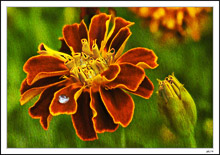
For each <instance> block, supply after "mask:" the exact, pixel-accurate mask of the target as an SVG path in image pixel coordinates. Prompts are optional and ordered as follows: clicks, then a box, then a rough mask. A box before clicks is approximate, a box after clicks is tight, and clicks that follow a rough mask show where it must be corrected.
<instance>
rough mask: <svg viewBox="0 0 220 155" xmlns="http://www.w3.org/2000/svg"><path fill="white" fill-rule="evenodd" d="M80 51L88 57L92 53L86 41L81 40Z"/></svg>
mask: <svg viewBox="0 0 220 155" xmlns="http://www.w3.org/2000/svg"><path fill="white" fill-rule="evenodd" d="M81 42H82V51H83V52H84V53H86V54H88V55H91V54H92V52H91V51H90V47H89V43H88V42H87V40H86V39H82V40H81Z"/></svg>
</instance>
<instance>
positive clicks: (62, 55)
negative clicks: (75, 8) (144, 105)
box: [20, 13, 158, 140]
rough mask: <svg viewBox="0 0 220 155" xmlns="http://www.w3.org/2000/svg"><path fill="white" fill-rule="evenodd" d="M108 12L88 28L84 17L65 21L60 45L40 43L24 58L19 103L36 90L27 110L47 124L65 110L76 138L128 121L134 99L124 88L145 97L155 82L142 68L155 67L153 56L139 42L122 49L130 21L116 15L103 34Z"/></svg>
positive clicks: (87, 137) (110, 129)
mask: <svg viewBox="0 0 220 155" xmlns="http://www.w3.org/2000/svg"><path fill="white" fill-rule="evenodd" d="M110 18H111V16H110V15H106V14H104V13H101V14H98V15H95V16H94V17H93V18H92V19H91V23H90V26H89V30H88V29H87V26H86V25H85V23H84V21H83V20H82V21H81V23H80V24H77V23H75V24H72V25H65V26H64V27H63V31H62V32H63V37H62V38H60V40H61V41H62V47H61V49H60V50H59V51H55V50H52V49H50V48H49V47H47V46H46V45H45V44H43V43H42V44H40V45H39V51H38V53H39V54H40V55H38V56H33V57H31V58H30V59H28V61H27V62H26V63H25V64H24V67H23V69H24V71H25V72H26V73H27V78H26V79H24V81H23V82H22V84H21V89H20V91H21V99H20V103H21V105H23V104H25V103H26V102H28V101H29V100H30V99H32V98H33V97H35V96H36V95H38V94H40V97H39V99H38V100H37V101H36V103H35V104H34V105H33V106H32V107H30V108H29V114H30V116H31V117H32V118H38V119H40V124H41V125H42V127H43V128H44V129H45V130H47V129H48V127H49V122H50V120H51V118H52V116H57V115H60V114H67V115H70V116H71V118H72V123H73V126H74V128H75V130H76V134H77V135H78V137H79V138H80V139H82V140H95V139H98V136H97V133H103V132H114V131H115V130H116V129H117V128H118V126H119V124H120V125H121V126H123V127H126V126H128V125H129V123H130V122H131V120H132V117H133V113H134V106H135V105H134V101H133V100H132V98H131V96H130V95H129V94H128V93H127V92H129V93H132V94H135V95H138V96H141V97H143V98H145V99H148V98H150V96H151V95H152V93H153V89H154V86H153V83H152V82H151V81H150V79H149V78H148V77H147V76H146V75H145V71H144V69H154V68H156V67H157V66H158V64H157V56H156V55H155V54H154V52H153V51H152V50H149V49H146V48H142V47H138V48H133V49H131V50H129V51H127V52H126V53H125V54H123V55H122V52H123V49H124V47H125V44H126V42H127V40H128V38H129V37H130V35H131V31H130V29H129V27H130V26H131V25H133V24H134V23H132V22H129V21H126V20H125V19H123V18H120V17H116V18H115V19H114V26H113V27H112V29H111V31H110V33H109V34H108V35H107V32H108V26H109V21H110ZM67 53H69V54H67ZM70 53H71V54H70Z"/></svg>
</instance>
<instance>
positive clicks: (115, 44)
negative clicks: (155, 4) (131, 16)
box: [109, 27, 131, 54]
mask: <svg viewBox="0 0 220 155" xmlns="http://www.w3.org/2000/svg"><path fill="white" fill-rule="evenodd" d="M130 35H131V31H130V29H129V28H128V27H124V28H122V29H120V31H119V32H118V33H117V34H116V36H115V37H114V38H113V39H112V41H111V44H110V46H109V50H111V49H112V48H113V49H114V50H115V52H116V54H117V52H118V50H119V49H120V48H121V47H122V46H123V45H124V46H125V43H126V41H127V40H128V38H129V37H130Z"/></svg>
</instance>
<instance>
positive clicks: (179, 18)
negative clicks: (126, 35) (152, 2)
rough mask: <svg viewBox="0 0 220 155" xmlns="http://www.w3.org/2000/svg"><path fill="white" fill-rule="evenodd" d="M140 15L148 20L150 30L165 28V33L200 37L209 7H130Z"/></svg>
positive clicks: (195, 38) (196, 38)
mask: <svg viewBox="0 0 220 155" xmlns="http://www.w3.org/2000/svg"><path fill="white" fill-rule="evenodd" d="M130 10H132V11H133V12H135V13H136V14H137V15H138V16H140V17H142V18H144V19H146V20H147V22H146V24H147V25H149V27H150V31H151V32H152V33H155V32H157V31H159V29H160V30H163V32H164V33H165V34H178V35H180V36H187V35H189V36H191V37H192V39H193V40H195V41H198V40H199V39H200V33H201V30H202V27H203V25H204V24H205V23H206V22H207V12H210V11H211V8H209V7H206V8H205V7H139V8H130Z"/></svg>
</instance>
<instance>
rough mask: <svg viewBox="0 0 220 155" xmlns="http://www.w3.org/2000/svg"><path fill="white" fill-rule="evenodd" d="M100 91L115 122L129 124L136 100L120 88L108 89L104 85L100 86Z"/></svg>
mask: <svg viewBox="0 0 220 155" xmlns="http://www.w3.org/2000/svg"><path fill="white" fill-rule="evenodd" d="M99 91H100V96H101V98H102V101H103V103H104V105H105V107H106V109H107V111H108V112H109V114H110V115H111V117H112V118H113V120H114V123H116V124H117V123H119V124H121V125H122V126H123V127H126V126H128V125H129V123H130V122H131V120H132V118H133V113H134V101H133V100H132V98H131V96H129V95H128V94H127V93H125V92H124V91H123V90H121V89H120V88H116V89H108V90H107V89H106V88H104V87H100V89H99Z"/></svg>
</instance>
